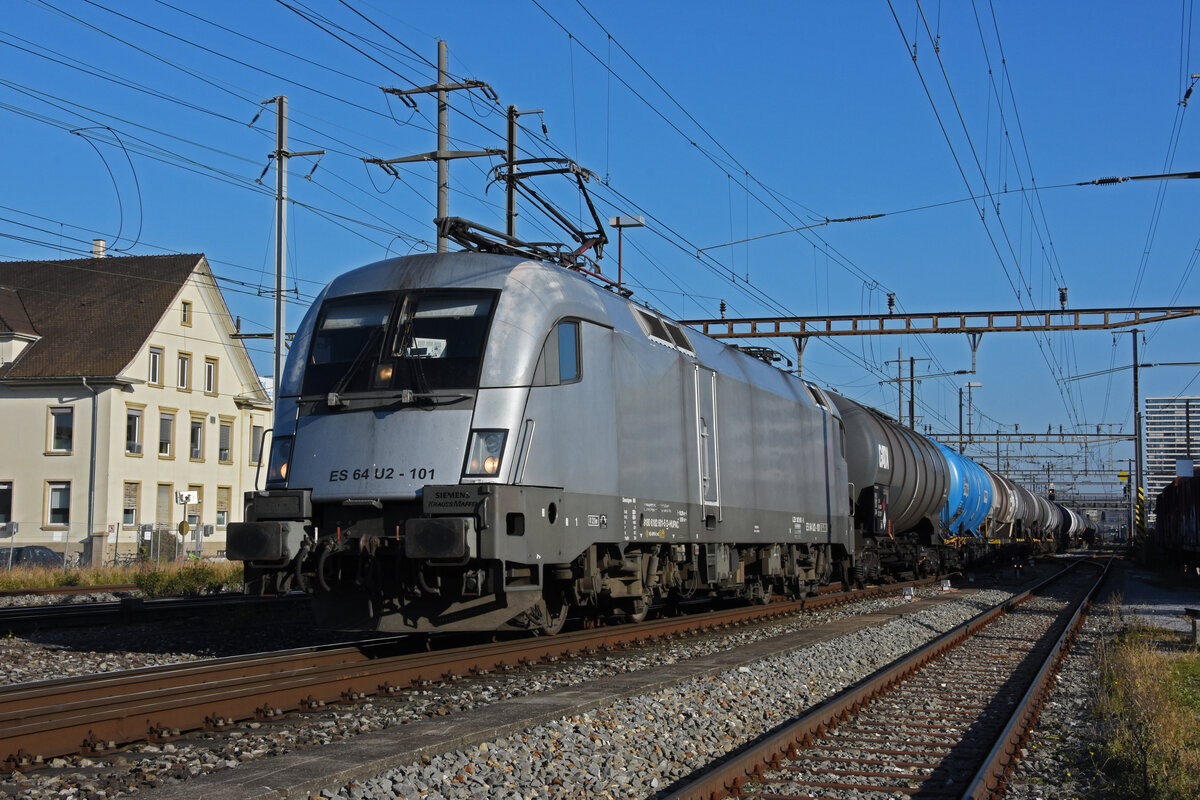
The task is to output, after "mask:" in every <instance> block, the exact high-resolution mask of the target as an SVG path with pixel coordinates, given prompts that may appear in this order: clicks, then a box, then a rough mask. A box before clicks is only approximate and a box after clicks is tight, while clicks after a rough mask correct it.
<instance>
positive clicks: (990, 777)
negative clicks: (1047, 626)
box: [963, 558, 1112, 800]
mask: <svg viewBox="0 0 1200 800" xmlns="http://www.w3.org/2000/svg"><path fill="white" fill-rule="evenodd" d="M1111 567H1112V559H1111V558H1110V559H1109V560H1108V562H1107V563H1106V564H1105V566H1104V571H1103V572H1102V573H1101V575H1100V577H1099V578H1098V579H1097V581H1096V583H1095V585H1094V586H1092V589H1091V591H1089V592H1088V595H1087V597H1086V598H1084V601H1083V603H1081V604H1080V606H1079V608H1077V609H1076V610H1075V614H1074V616H1072V617H1071V621H1070V622H1069V623H1067V629H1066V630H1065V631H1063V634H1062V636H1060V637H1059V638H1058V641H1057V642H1055V644H1054V647H1053V649H1052V651H1051V653H1050V655H1049V656H1048V657H1047V658H1046V663H1044V664H1043V665H1042V668H1041V669H1040V670H1038V674H1037V675H1036V676H1035V677H1034V679H1033V683H1032V684H1031V685H1030V686H1029V689H1028V691H1026V692H1025V696H1024V697H1022V698H1021V702H1020V703H1019V704H1018V705H1017V709H1016V711H1015V712H1014V713H1013V715H1012V717H1011V718H1010V719H1009V721H1008V724H1007V725H1005V727H1004V730H1003V731H1001V733H1000V736H999V737H998V738H997V739H996V744H995V746H993V747H992V749H991V751H990V752H989V753H988V754H987V757H986V758H984V761H983V766H981V767H980V768H979V771H978V772H977V773H975V777H974V778H973V779H972V780H971V784H970V786H969V787H968V789H967V791H966V792H965V793H964V794H963V797H964V798H971V800H985V798H996V797H1002V796H1003V795H1004V791H1005V788H1006V784H1007V782H1008V776H1009V775H1010V774H1012V771H1013V768H1014V767H1015V766H1016V764H1017V762H1018V761H1019V760H1020V753H1021V748H1022V747H1024V745H1025V740H1026V739H1027V738H1028V737H1029V733H1030V732H1031V731H1032V730H1033V726H1034V725H1036V724H1037V721H1038V716H1039V715H1040V714H1041V711H1042V707H1043V706H1044V705H1045V702H1046V697H1047V696H1048V695H1049V693H1050V689H1051V684H1052V682H1053V680H1054V676H1055V675H1056V674H1057V673H1058V670H1059V668H1060V667H1061V666H1062V663H1063V661H1064V660H1066V657H1067V653H1068V652H1069V651H1070V649H1071V647H1072V645H1074V644H1075V639H1076V638H1077V637H1078V635H1079V631H1080V629H1082V628H1083V622H1084V620H1085V619H1086V618H1087V615H1088V612H1089V611H1091V608H1092V603H1093V601H1094V600H1095V599H1096V595H1097V594H1098V593H1099V592H1100V587H1101V586H1102V585H1103V584H1104V581H1105V579H1106V578H1107V577H1108V574H1109V569H1110V568H1111Z"/></svg>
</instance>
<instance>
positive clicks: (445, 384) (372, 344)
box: [303, 291, 495, 395]
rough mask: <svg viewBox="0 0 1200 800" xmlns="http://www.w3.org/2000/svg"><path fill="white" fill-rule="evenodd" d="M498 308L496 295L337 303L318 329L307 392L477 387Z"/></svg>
mask: <svg viewBox="0 0 1200 800" xmlns="http://www.w3.org/2000/svg"><path fill="white" fill-rule="evenodd" d="M494 305H495V295H494V293H490V292H488V293H483V292H445V291H436V292H410V293H404V294H397V293H392V292H389V293H386V294H382V293H381V294H371V295H357V296H354V297H347V298H340V299H336V300H330V301H329V302H327V303H326V304H325V307H324V308H323V309H322V311H321V317H320V320H319V321H318V323H317V326H316V330H315V331H314V332H313V339H312V348H311V351H310V353H309V358H308V364H307V368H306V370H305V375H304V389H303V393H304V394H305V395H326V394H330V393H335V394H339V395H341V394H352V393H356V392H359V393H361V392H372V393H374V392H387V393H391V392H398V391H402V390H406V389H407V390H411V391H413V392H417V393H425V392H434V391H440V390H447V389H473V388H475V387H477V385H478V381H479V369H480V366H481V364H482V361H483V349H484V344H485V343H486V341H487V332H488V324H489V322H490V319H491V313H492V308H493V306H494Z"/></svg>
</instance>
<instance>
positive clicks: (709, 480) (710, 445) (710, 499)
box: [695, 364, 721, 522]
mask: <svg viewBox="0 0 1200 800" xmlns="http://www.w3.org/2000/svg"><path fill="white" fill-rule="evenodd" d="M695 379H696V395H695V397H696V452H697V455H698V456H699V458H698V459H697V463H698V464H699V467H700V469H699V472H700V474H699V476H698V477H699V481H700V483H699V486H700V498H701V502H702V503H703V505H704V517H705V522H708V520H709V519H710V518H712V519H713V520H714V521H717V520H720V519H721V452H720V449H719V447H718V446H717V373H715V372H713V371H712V370H711V369H707V368H706V367H702V366H700V365H699V364H697V365H696V372H695Z"/></svg>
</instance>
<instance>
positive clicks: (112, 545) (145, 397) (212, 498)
mask: <svg viewBox="0 0 1200 800" xmlns="http://www.w3.org/2000/svg"><path fill="white" fill-rule="evenodd" d="M214 295H216V300H215V302H214V297H213V296H214ZM184 303H187V304H188V305H187V312H186V316H185V313H184V307H183V304H184ZM231 331H232V322H231V320H229V318H228V311H227V310H226V309H225V306H224V303H223V302H222V301H220V298H219V294H216V290H215V289H214V288H212V280H211V277H208V278H207V279H205V277H204V276H203V275H202V276H200V279H199V280H197V279H196V276H195V275H194V276H193V278H192V279H190V280H189V281H188V282H187V283H186V284H185V285H184V287H183V289H182V290H181V292H180V294H179V295H178V296H177V297H176V299H175V301H174V302H173V304H172V306H171V308H170V309H168V310H167V312H166V313H165V314H164V315H163V317H162V319H161V321H160V322H159V324H158V326H157V327H156V329H155V330H154V332H153V333H152V334H151V336H150V337H149V339H148V340H147V341H146V342H145V343H144V344H143V346H142V348H141V350H140V351H139V352H138V354H137V355H136V356H135V357H134V358H133V359H132V360H131V361H130V363H129V364H128V365H127V366H126V367H125V369H124V370H123V372H122V374H121V376H120V378H121V379H122V380H124V381H126V385H112V384H111V383H110V384H107V385H102V386H100V387H99V394H98V396H97V397H96V410H97V417H98V420H99V423H98V425H97V437H96V468H95V498H94V510H93V513H92V525H91V527H90V529H89V525H88V494H89V492H88V487H89V470H90V467H91V462H92V452H91V419H92V402H93V400H92V394H91V393H90V392H89V391H88V389H87V388H86V387H84V386H83V384H82V381H79V379H74V380H75V381H76V382H75V383H74V385H47V384H45V383H43V384H41V385H36V386H34V385H11V384H10V385H8V386H3V385H0V409H3V413H0V419H2V420H3V421H2V422H0V489H3V488H4V487H3V484H5V483H8V484H10V485H11V498H12V499H11V506H12V507H11V519H12V520H14V521H16V522H18V523H19V531H18V533H17V535H16V537H15V540H14V541H15V544H17V545H23V544H46V545H49V546H51V547H53V548H54V549H55V550H58V551H59V552H64V551H66V552H68V553H70V554H75V555H78V554H80V553H81V552H82V551H83V549H84V547H85V545H84V542H86V541H87V540H88V539H89V536H88V534H89V533H99V534H102V535H103V537H102V539H101V540H102V541H104V542H105V548H104V550H105V553H104V557H103V558H104V562H105V563H112V562H113V561H114V559H115V558H116V557H117V556H118V549H119V551H120V555H121V556H123V557H132V556H133V555H134V554H135V553H136V549H137V547H138V544H139V540H140V539H141V538H142V537H141V536H140V535H139V533H140V531H139V528H140V526H141V525H143V524H159V525H160V526H161V527H163V528H165V529H168V530H171V531H175V530H177V527H178V524H179V522H180V521H182V520H183V519H184V515H185V509H184V507H183V506H181V505H179V504H178V503H176V502H175V493H176V492H182V491H188V490H192V491H196V492H198V494H199V495H200V499H201V502H200V503H199V504H198V505H191V506H189V507H188V508H187V513H188V515H189V517H190V518H191V521H192V522H193V523H199V524H201V525H204V524H209V525H212V526H213V527H214V533H213V535H212V536H211V537H207V538H203V539H202V541H201V546H202V552H203V554H204V555H205V556H220V555H223V553H224V549H225V525H226V524H228V523H229V522H236V521H240V520H241V519H242V516H243V514H242V507H243V504H242V495H243V493H244V492H246V491H250V490H252V489H253V488H254V482H255V476H256V471H257V470H258V466H257V462H256V460H255V459H254V458H253V455H254V451H255V444H254V442H253V441H252V439H253V435H254V433H260V432H261V431H269V430H270V428H271V413H270V407H269V404H268V403H267V402H266V397H265V395H264V394H263V393H262V390H261V387H260V386H258V385H257V377H256V376H255V375H254V374H253V368H252V366H251V365H250V361H249V359H248V358H247V357H246V355H245V352H244V349H242V344H241V342H240V341H237V340H233V339H231V338H230V337H229V333H230V332H231ZM152 353H154V354H155V357H156V358H157V375H154V374H152V371H151V358H152V355H151V354H152ZM181 356H182V357H186V358H187V359H188V369H187V373H186V375H185V378H186V380H185V381H183V383H182V384H181V380H180V357H181ZM206 363H208V364H211V365H212V372H211V373H210V375H208V376H207V377H209V378H210V380H209V381H208V382H207V383H206V367H205V365H206ZM155 377H157V380H154V378H155ZM89 383H92V382H91V381H89ZM54 409H59V410H62V411H65V410H67V409H69V410H70V412H71V415H72V417H73V425H72V431H71V442H70V446H69V448H63V447H57V448H56V446H55V444H56V443H55V441H54V437H53V414H54V412H53V410H54ZM131 412H134V413H136V415H137V425H136V427H135V428H131V427H130V421H129V417H130V414H131ZM164 414H168V415H170V416H171V419H172V420H173V429H172V431H171V435H170V437H168V439H167V440H166V444H163V445H160V420H161V419H162V416H163V415H164ZM193 422H194V423H195V424H196V426H197V439H196V444H198V447H197V448H196V449H195V451H193V448H192V444H193V437H192V425H193ZM223 426H226V429H227V431H228V433H227V437H228V448H225V450H227V452H223V449H222V448H221V444H222V427H223ZM130 434H132V437H131V435H130ZM58 444H59V445H62V444H64V442H61V441H60V442H58ZM265 469H266V466H265V464H264V465H263V467H262V470H263V472H265ZM260 481H261V478H260ZM64 485H69V497H70V503H69V519H67V520H66V521H63V520H61V519H59V518H58V517H59V516H61V514H59V513H58V512H56V511H55V510H54V509H53V508H52V505H54V504H55V503H54V501H56V500H58V499H60V498H61V497H62V496H63V492H64ZM166 500H169V502H160V501H166ZM3 511H4V509H3V508H0V513H3ZM219 511H220V512H222V513H220V514H218V512H219ZM0 521H2V520H0ZM7 544H8V542H0V548H2V547H4V546H7ZM187 547H188V548H192V547H194V542H193V539H192V537H188V540H187ZM2 557H3V552H2V550H0V559H2ZM0 563H2V562H0Z"/></svg>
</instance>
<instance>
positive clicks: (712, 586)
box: [228, 254, 853, 631]
mask: <svg viewBox="0 0 1200 800" xmlns="http://www.w3.org/2000/svg"><path fill="white" fill-rule="evenodd" d="M844 436H845V433H844V429H843V427H842V422H841V419H840V415H839V412H838V409H837V407H836V406H835V405H834V403H833V401H832V400H831V396H830V395H828V394H826V393H824V392H822V391H821V390H820V389H818V388H816V387H814V386H811V385H809V384H806V383H804V382H802V381H800V380H799V379H797V378H794V377H792V376H790V375H787V374H785V373H782V372H780V371H779V370H777V369H775V368H774V367H771V366H769V365H767V364H764V363H762V362H760V361H758V360H757V359H754V358H751V357H749V356H746V355H744V354H742V353H739V352H737V351H736V350H735V349H733V348H729V347H726V346H724V345H721V344H719V343H717V342H715V341H713V340H711V339H708V338H706V337H702V336H700V335H698V334H695V333H691V332H689V333H686V334H685V333H684V332H683V331H682V330H681V329H680V328H679V327H678V326H677V325H675V324H674V323H673V322H671V321H669V320H666V319H664V318H662V317H660V316H658V315H657V314H655V313H653V312H651V311H648V310H646V309H643V308H640V307H638V306H635V305H634V304H633V303H631V302H630V301H629V300H627V299H626V298H623V297H621V296H619V295H617V294H614V293H611V292H607V291H604V290H602V289H600V288H598V287H596V286H594V285H592V284H591V283H589V282H587V281H586V280H584V279H583V278H582V277H581V276H579V275H578V274H576V273H574V272H571V271H568V270H564V269H562V268H560V267H556V266H550V265H546V264H542V263H537V262H532V261H527V260H522V259H519V258H513V257H508V256H497V255H481V254H441V255H422V256H411V257H406V258H399V259H391V260H388V261H382V262H379V263H377V264H373V265H370V266H367V267H363V268H361V269H358V270H355V271H353V272H350V273H347V274H346V275H343V276H341V277H339V278H337V279H336V280H334V281H333V282H332V283H331V284H330V285H329V286H328V287H327V288H326V289H325V291H323V292H322V293H321V295H320V296H319V297H318V299H317V301H316V302H315V303H314V305H313V307H312V309H311V310H310V311H309V313H308V315H307V316H306V317H305V319H304V321H303V322H302V324H301V325H300V327H299V329H298V331H297V335H296V339H295V341H294V343H293V346H292V349H291V354H290V356H289V359H288V363H287V367H286V370H285V375H284V378H283V380H282V382H281V384H280V386H279V387H278V397H277V401H276V422H275V430H274V438H273V440H272V445H271V448H270V459H269V466H268V480H267V488H266V490H265V491H262V492H257V493H252V494H250V495H248V496H247V515H246V522H244V523H239V524H231V525H230V526H229V534H228V539H229V545H228V552H229V557H230V558H232V559H238V560H243V561H245V562H246V563H247V567H248V568H249V569H248V571H251V572H255V573H257V574H258V575H260V578H261V582H262V583H263V584H265V585H270V586H272V587H273V588H274V589H276V590H279V589H283V588H287V587H289V586H294V587H299V588H303V589H305V590H307V591H310V592H312V593H313V594H314V597H315V600H316V607H317V609H318V614H319V618H320V619H321V621H322V622H323V623H325V624H328V625H333V626H337V627H356V628H369V629H379V630H446V629H477V630H490V629H496V628H501V627H504V626H510V627H518V628H527V629H541V630H547V631H553V630H556V629H557V628H558V627H559V626H560V625H561V623H562V620H563V619H565V615H566V610H567V608H569V607H576V608H583V609H589V608H590V609H594V610H595V611H596V612H597V613H606V614H612V613H615V614H623V615H626V616H628V617H630V618H634V619H636V618H638V617H639V616H642V615H644V614H645V612H646V610H647V608H648V607H649V604H650V602H651V601H652V600H653V599H655V598H676V599H681V598H686V597H689V596H690V595H691V594H692V593H693V592H696V591H699V590H707V591H716V592H723V593H728V594H738V595H742V596H746V597H750V598H752V599H754V598H765V597H766V596H768V595H769V593H770V592H772V591H781V592H789V593H800V592H803V591H806V590H808V589H811V588H813V587H814V586H815V585H816V584H818V583H821V582H826V581H828V580H830V579H831V577H833V576H834V575H835V574H838V575H840V576H845V575H847V574H848V569H849V565H850V559H851V556H852V554H853V542H852V538H851V537H852V533H851V525H850V507H849V498H848V494H847V492H846V486H847V485H848V477H847V473H846V463H845V458H844V456H843V453H844V447H845V442H844Z"/></svg>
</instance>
